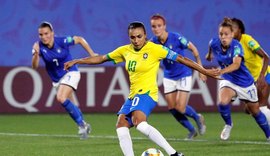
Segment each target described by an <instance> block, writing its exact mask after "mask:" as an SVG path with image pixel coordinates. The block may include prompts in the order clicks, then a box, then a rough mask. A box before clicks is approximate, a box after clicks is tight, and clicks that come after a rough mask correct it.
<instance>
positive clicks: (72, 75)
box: [53, 71, 81, 90]
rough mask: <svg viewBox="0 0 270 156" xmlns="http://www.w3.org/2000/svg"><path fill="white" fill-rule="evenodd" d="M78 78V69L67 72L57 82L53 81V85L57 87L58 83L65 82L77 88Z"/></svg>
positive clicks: (79, 74)
mask: <svg viewBox="0 0 270 156" xmlns="http://www.w3.org/2000/svg"><path fill="white" fill-rule="evenodd" d="M80 79H81V73H80V72H79V71H71V72H67V73H66V74H65V75H64V76H63V77H62V78H61V79H60V80H59V81H58V82H53V87H55V88H58V87H59V85H60V84H65V85H68V86H70V87H72V88H73V89H74V90H77V88H78V84H79V82H80Z"/></svg>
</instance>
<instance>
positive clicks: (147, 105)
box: [117, 94, 157, 126]
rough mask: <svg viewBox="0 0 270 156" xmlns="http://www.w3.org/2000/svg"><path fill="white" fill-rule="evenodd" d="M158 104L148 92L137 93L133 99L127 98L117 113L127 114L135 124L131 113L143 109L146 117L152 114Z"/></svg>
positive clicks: (127, 117) (128, 119)
mask: <svg viewBox="0 0 270 156" xmlns="http://www.w3.org/2000/svg"><path fill="white" fill-rule="evenodd" d="M156 105H157V102H156V101H154V100H153V99H152V98H151V97H150V96H149V95H148V94H137V95H135V96H134V98H133V99H127V100H126V101H125V103H124V104H123V106H122V107H121V109H120V110H119V112H118V113H117V115H119V114H125V115H126V120H127V121H128V122H129V124H130V125H131V126H133V123H132V120H131V113H132V112H133V111H136V110H140V111H142V112H143V113H144V114H145V115H146V117H148V116H149V115H150V113H151V112H152V110H153V109H154V108H155V106H156Z"/></svg>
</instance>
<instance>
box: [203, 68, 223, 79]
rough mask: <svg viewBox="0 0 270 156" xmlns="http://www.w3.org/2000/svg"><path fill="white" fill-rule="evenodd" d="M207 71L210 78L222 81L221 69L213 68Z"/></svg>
mask: <svg viewBox="0 0 270 156" xmlns="http://www.w3.org/2000/svg"><path fill="white" fill-rule="evenodd" d="M206 70H207V74H208V76H210V77H212V78H215V79H219V80H222V78H220V75H221V69H219V68H212V69H206Z"/></svg>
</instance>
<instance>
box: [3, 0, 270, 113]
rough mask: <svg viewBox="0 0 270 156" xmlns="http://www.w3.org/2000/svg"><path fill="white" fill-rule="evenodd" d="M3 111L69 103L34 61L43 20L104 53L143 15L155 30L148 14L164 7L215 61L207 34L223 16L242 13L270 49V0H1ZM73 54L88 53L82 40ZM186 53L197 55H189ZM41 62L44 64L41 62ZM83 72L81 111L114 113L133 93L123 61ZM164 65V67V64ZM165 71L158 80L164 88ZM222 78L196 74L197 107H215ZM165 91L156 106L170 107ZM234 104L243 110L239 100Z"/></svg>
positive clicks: (175, 27) (175, 26)
mask: <svg viewBox="0 0 270 156" xmlns="http://www.w3.org/2000/svg"><path fill="white" fill-rule="evenodd" d="M0 4H1V5H0V23H1V26H0V28H1V29H0V43H1V48H0V49H1V51H0V72H1V74H0V86H1V90H0V107H1V109H0V113H1V114H9V113H56V112H63V111H64V110H63V109H62V108H61V107H60V106H59V105H58V104H57V102H56V100H55V92H54V91H53V90H52V86H51V81H50V80H49V77H48V76H47V75H46V72H45V70H44V67H43V66H42V67H41V68H39V70H38V71H37V72H36V71H34V70H32V69H31V68H30V66H31V58H32V56H31V49H32V45H33V43H34V42H35V41H37V40H38V33H37V27H38V25H39V23H40V22H41V21H49V22H51V23H52V24H53V26H54V29H55V33H56V35H58V36H61V35H80V36H83V37H84V38H85V39H86V40H87V41H88V42H89V44H90V45H91V47H92V48H93V49H94V50H95V51H96V52H97V53H99V54H105V53H107V52H110V51H111V50H113V49H114V48H116V47H118V46H120V45H123V44H127V43H129V40H128V37H127V25H128V23H129V22H132V21H142V22H144V23H145V26H146V28H147V32H148V34H147V35H148V37H151V36H152V33H151V30H150V25H149V18H150V16H151V15H152V14H155V13H160V14H162V15H164V16H165V17H166V18H167V28H168V30H169V31H176V32H179V33H181V34H183V35H184V36H185V37H187V38H188V39H189V40H191V41H192V42H193V43H194V44H195V45H196V46H197V48H198V50H199V51H200V55H201V58H202V60H203V64H204V66H206V67H210V66H216V65H217V64H216V63H215V62H214V63H213V64H209V62H206V61H205V59H204V56H205V54H206V52H207V46H208V42H209V40H210V38H212V37H215V36H217V28H218V24H219V22H220V21H221V20H222V19H223V17H225V16H227V17H237V18H240V19H242V20H243V21H244V22H245V25H246V32H247V33H248V34H251V35H252V36H253V37H254V38H255V39H256V40H257V41H259V43H260V44H261V46H262V47H263V48H264V49H265V51H266V52H268V54H269V52H270V44H269V41H270V38H269V36H270V31H269V28H270V20H269V19H270V9H269V7H270V1H268V0H228V1H223V0H209V1H200V0H170V1H165V0H163V1H162V0H151V1H150V0H147V1H145V0H136V1H131V0H117V1H111V0H57V1H55V0H25V1H21V0H0ZM71 53H72V55H73V56H74V58H81V57H85V56H87V55H86V52H85V51H83V49H82V48H80V47H79V46H75V47H73V48H72V49H71ZM188 53H189V52H187V57H190V58H192V55H189V54H188ZM41 65H43V63H42V61H41ZM80 70H81V72H82V79H81V82H80V85H79V89H78V91H77V101H78V104H79V105H80V108H81V109H82V111H83V112H116V111H117V110H118V109H119V108H120V106H121V104H122V103H123V102H124V99H125V98H126V97H127V94H128V80H127V76H126V74H125V71H124V69H123V67H122V66H118V67H116V66H113V65H112V64H111V63H106V64H104V65H102V66H87V67H86V66H81V68H80ZM161 70H162V69H161ZM161 73H162V72H160V77H159V85H160V89H161V90H162V82H161V77H162V74H161ZM216 92H217V82H216V81H215V80H212V79H210V80H209V81H208V82H207V83H206V84H204V83H202V82H200V81H199V80H198V76H197V73H194V86H193V91H192V92H191V96H190V104H191V105H193V106H194V107H195V108H196V109H197V111H199V112H215V111H216V100H217V99H216V95H217V93H216ZM166 110H167V109H166V103H165V100H164V97H163V96H162V91H161V93H160V99H159V106H158V107H157V108H156V109H155V111H156V112H163V111H166ZM233 110H234V111H242V108H241V105H240V104H239V101H236V102H235V103H234V107H233Z"/></svg>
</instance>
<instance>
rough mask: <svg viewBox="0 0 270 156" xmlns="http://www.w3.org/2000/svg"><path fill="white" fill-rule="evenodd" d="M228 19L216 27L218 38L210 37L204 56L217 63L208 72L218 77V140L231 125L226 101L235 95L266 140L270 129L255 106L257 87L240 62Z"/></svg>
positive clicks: (225, 136) (224, 137)
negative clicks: (219, 118) (221, 126)
mask: <svg viewBox="0 0 270 156" xmlns="http://www.w3.org/2000/svg"><path fill="white" fill-rule="evenodd" d="M232 24H233V23H232V21H231V19H229V18H224V20H223V21H222V23H221V24H220V26H219V38H213V39H212V40H211V41H210V43H209V52H208V54H207V56H206V58H207V59H208V60H211V59H212V57H213V56H214V57H215V58H216V60H217V61H218V64H219V66H220V68H219V69H213V70H212V73H213V74H215V75H216V76H219V75H220V76H221V77H222V78H223V80H220V82H219V104H218V109H219V112H220V114H221V116H222V118H223V120H224V121H225V126H224V128H223V130H222V132H221V134H220V138H221V139H222V140H228V139H229V137H230V132H231V129H232V127H233V123H232V119H231V110H230V102H231V101H232V99H234V98H235V97H238V98H239V99H240V100H241V101H243V102H244V103H245V104H246V106H247V107H248V109H249V110H250V112H251V114H252V116H253V117H254V119H255V120H256V122H257V124H258V125H259V126H260V127H261V129H262V130H263V131H264V134H265V136H266V138H267V140H268V141H269V140H270V130H269V126H268V123H267V120H266V117H265V115H264V114H263V113H262V112H261V111H260V109H259V103H258V96H257V89H256V87H255V85H254V79H253V77H252V75H251V74H250V72H249V71H248V69H247V67H246V66H245V64H244V57H243V49H242V46H241V44H240V43H239V42H238V41H237V40H234V39H233V28H232Z"/></svg>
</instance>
